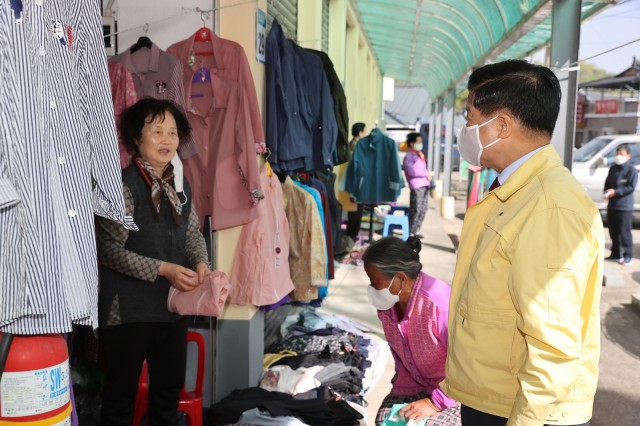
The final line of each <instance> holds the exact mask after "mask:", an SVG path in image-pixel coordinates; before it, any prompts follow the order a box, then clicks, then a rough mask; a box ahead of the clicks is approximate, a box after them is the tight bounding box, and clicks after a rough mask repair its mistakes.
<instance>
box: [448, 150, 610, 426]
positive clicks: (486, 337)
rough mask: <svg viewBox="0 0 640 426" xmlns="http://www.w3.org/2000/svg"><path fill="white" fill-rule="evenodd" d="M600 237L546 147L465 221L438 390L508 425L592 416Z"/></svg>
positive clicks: (582, 198) (577, 188)
mask: <svg viewBox="0 0 640 426" xmlns="http://www.w3.org/2000/svg"><path fill="white" fill-rule="evenodd" d="M603 253H604V231H603V227H602V220H601V219H600V214H599V212H598V209H597V208H596V206H595V205H594V203H593V201H591V199H590V198H589V197H588V196H587V194H586V192H585V191H584V189H583V188H582V186H581V185H580V184H579V183H578V181H576V179H575V178H574V177H573V176H572V175H571V172H569V170H568V169H567V168H565V167H563V165H562V163H561V161H560V158H559V156H558V155H557V153H556V151H555V150H554V148H553V147H552V146H551V145H549V146H546V147H545V148H543V149H541V150H540V151H539V152H537V153H536V154H534V155H533V156H532V157H531V158H529V159H528V160H527V161H526V162H525V163H524V164H522V165H521V166H520V168H518V169H517V170H516V171H515V172H514V173H513V174H512V175H511V176H510V177H509V178H508V179H507V181H506V182H505V183H504V184H503V185H502V186H500V187H499V188H497V189H496V190H494V191H492V192H490V193H488V194H487V195H486V197H485V198H484V199H483V200H482V201H480V202H479V203H477V204H476V205H474V206H473V207H471V208H470V209H469V210H468V211H467V214H466V215H465V220H464V225H463V229H462V235H461V238H460V250H459V253H458V260H457V264H456V270H455V275H454V279H453V286H452V292H451V299H450V307H449V348H448V354H447V366H446V378H445V380H444V381H443V382H442V384H441V387H442V390H443V391H444V392H445V393H446V394H447V395H448V396H450V397H451V398H454V399H456V400H458V401H460V402H461V403H462V404H465V405H467V406H469V407H471V408H474V409H476V410H480V411H483V412H486V413H490V414H493V415H496V416H501V417H506V418H508V419H509V421H508V423H507V425H509V426H513V425H518V426H529V425H531V426H533V425H536V426H540V425H543V424H545V423H550V424H559V425H569V424H581V423H585V422H587V421H589V420H590V419H591V414H592V409H593V398H594V395H595V392H596V386H597V382H598V359H599V357H600V311H599V303H600V293H601V285H602V267H603V257H604V255H603Z"/></svg>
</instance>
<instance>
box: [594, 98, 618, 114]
mask: <svg viewBox="0 0 640 426" xmlns="http://www.w3.org/2000/svg"><path fill="white" fill-rule="evenodd" d="M617 112H618V100H617V99H605V100H600V101H596V114H616V113H617Z"/></svg>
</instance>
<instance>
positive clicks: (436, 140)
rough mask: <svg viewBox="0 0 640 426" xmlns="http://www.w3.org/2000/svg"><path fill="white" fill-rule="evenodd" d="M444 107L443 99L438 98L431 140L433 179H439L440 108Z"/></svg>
mask: <svg viewBox="0 0 640 426" xmlns="http://www.w3.org/2000/svg"><path fill="white" fill-rule="evenodd" d="M443 105H444V99H443V98H438V100H437V104H436V126H435V127H436V128H435V134H434V138H433V159H432V161H433V169H432V170H433V178H434V179H436V180H439V179H440V156H441V152H440V144H441V142H442V107H443Z"/></svg>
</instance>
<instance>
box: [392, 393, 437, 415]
mask: <svg viewBox="0 0 640 426" xmlns="http://www.w3.org/2000/svg"><path fill="white" fill-rule="evenodd" d="M439 411H440V410H438V408H437V407H436V406H435V404H434V403H433V402H432V401H431V398H424V399H419V400H417V401H414V402H412V403H411V404H407V405H406V406H405V407H402V409H400V411H398V414H400V415H401V416H402V417H404V418H405V420H422V419H424V418H427V417H431V416H433V415H434V414H435V413H437V412H439Z"/></svg>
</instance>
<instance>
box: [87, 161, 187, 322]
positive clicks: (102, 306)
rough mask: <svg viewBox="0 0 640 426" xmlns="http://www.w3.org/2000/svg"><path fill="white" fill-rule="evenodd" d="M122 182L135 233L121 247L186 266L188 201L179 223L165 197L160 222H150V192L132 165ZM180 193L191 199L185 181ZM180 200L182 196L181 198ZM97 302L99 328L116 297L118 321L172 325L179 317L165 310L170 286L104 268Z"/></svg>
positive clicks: (165, 281)
mask: <svg viewBox="0 0 640 426" xmlns="http://www.w3.org/2000/svg"><path fill="white" fill-rule="evenodd" d="M122 180H123V182H124V183H125V184H126V185H127V187H129V190H130V191H131V194H132V195H133V199H134V205H135V210H134V214H133V220H134V221H135V223H136V225H137V226H138V228H139V230H138V231H129V237H128V239H127V242H126V243H125V248H126V249H127V250H131V251H132V252H135V253H137V254H140V255H142V256H147V257H151V258H154V259H160V260H163V261H166V262H170V263H176V264H178V265H182V266H184V267H189V265H188V264H187V257H186V253H185V242H186V235H187V224H188V222H189V221H188V218H189V214H190V211H191V202H190V201H189V202H188V203H187V204H185V205H184V206H182V218H183V219H182V223H181V224H180V225H176V224H175V222H174V221H173V216H172V214H171V209H172V206H171V204H170V203H169V200H168V199H167V198H166V196H165V197H164V198H163V199H162V202H161V204H160V215H159V216H160V219H159V221H158V222H155V221H154V218H153V213H152V210H151V209H152V208H154V207H153V204H152V203H151V189H150V188H149V185H147V183H146V182H145V180H144V177H143V176H142V174H141V172H140V170H139V169H138V166H137V165H136V164H135V163H134V164H132V165H131V166H129V167H127V168H126V169H125V170H123V172H122ZM184 192H185V195H186V196H187V200H191V188H190V187H189V184H188V182H187V181H186V179H185V182H184ZM181 198H182V196H181ZM101 274H102V275H101V284H100V285H101V288H100V301H99V319H100V325H101V326H104V325H106V322H107V318H108V315H109V309H110V308H111V303H112V301H113V298H114V297H115V295H116V294H118V297H119V302H120V319H121V322H122V323H123V324H124V323H132V322H174V321H177V320H178V319H179V318H180V316H179V315H177V314H174V313H171V312H169V311H168V310H167V296H168V294H169V288H170V287H171V285H170V284H169V281H168V280H167V279H166V278H164V277H160V276H158V277H157V278H156V280H155V282H153V283H152V282H148V281H142V280H139V279H137V278H133V277H130V276H128V275H124V274H121V273H120V272H117V271H114V270H113V269H109V268H107V267H104V266H103V267H102V270H101Z"/></svg>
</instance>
